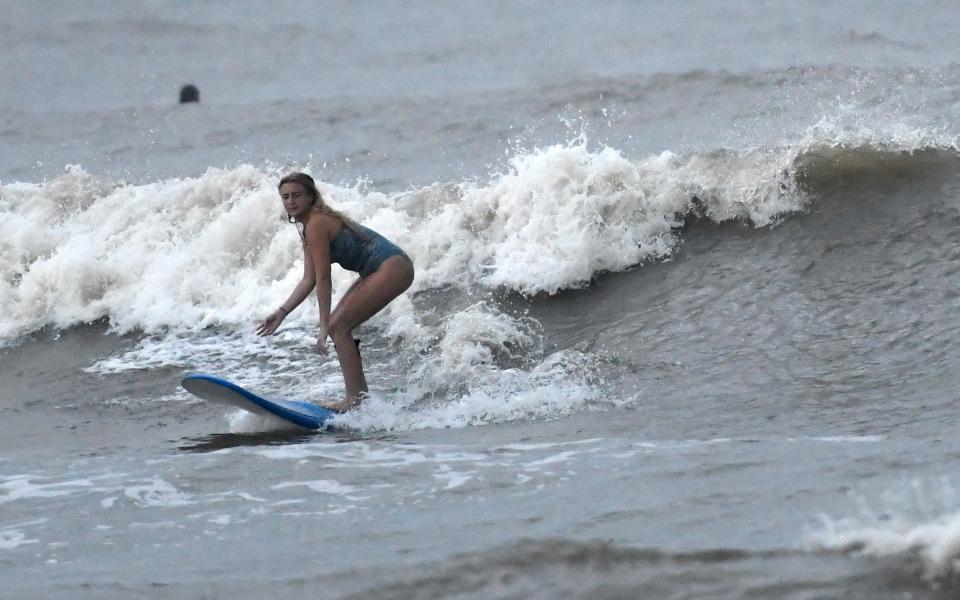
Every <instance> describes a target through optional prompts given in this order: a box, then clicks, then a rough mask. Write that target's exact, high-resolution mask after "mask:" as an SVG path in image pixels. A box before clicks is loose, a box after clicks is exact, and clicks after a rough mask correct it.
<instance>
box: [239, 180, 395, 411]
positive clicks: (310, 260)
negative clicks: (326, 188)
mask: <svg viewBox="0 0 960 600" xmlns="http://www.w3.org/2000/svg"><path fill="white" fill-rule="evenodd" d="M277 189H278V190H279V192H280V199H281V200H282V201H283V207H284V209H285V210H286V212H287V217H288V219H289V221H290V222H291V223H297V225H298V229H299V230H300V236H301V238H302V239H303V277H302V278H301V279H300V283H298V284H297V286H296V287H295V288H294V290H293V292H291V293H290V296H289V297H288V298H287V299H286V301H284V302H283V303H282V304H281V305H280V306H279V307H278V308H277V309H276V310H275V311H274V312H273V313H271V314H270V316H268V317H267V318H266V319H264V320H263V322H261V323H260V324H259V325H258V327H257V334H258V335H272V334H273V333H274V332H275V331H276V330H277V328H278V327H279V326H280V323H282V322H283V320H284V319H285V318H286V317H287V315H289V314H290V312H291V311H292V310H294V309H295V308H296V307H297V306H299V305H300V303H301V302H303V301H304V300H305V299H306V298H307V296H309V295H310V292H311V291H312V290H313V289H314V288H316V291H317V302H318V304H319V307H320V329H319V332H318V333H317V350H318V351H319V352H320V353H321V354H324V355H326V354H327V345H326V341H327V338H328V337H329V338H330V339H331V340H332V341H333V347H334V349H335V350H336V352H337V359H338V360H339V361H340V370H341V371H342V372H343V381H344V384H345V387H346V394H345V397H344V399H343V400H341V401H340V402H336V403H333V404H330V405H327V408H330V409H331V410H335V411H338V412H343V411H347V410H350V409H352V408H356V407H357V406H359V405H360V402H361V400H362V398H363V396H364V394H365V393H366V392H367V380H366V378H365V376H364V374H363V365H362V363H361V361H360V349H359V344H358V343H356V342H355V341H354V339H353V330H354V328H356V327H357V326H358V325H360V324H361V323H363V322H364V321H366V320H367V319H369V318H370V317H372V316H373V315H375V314H377V313H378V312H379V311H380V310H382V309H383V308H384V307H385V306H386V305H387V304H389V303H390V302H391V301H392V300H393V299H394V298H396V297H397V296H399V295H400V294H402V293H403V292H404V291H405V290H406V289H407V288H409V287H410V284H411V283H413V262H411V260H410V258H409V257H408V256H407V255H406V253H405V252H404V251H403V250H401V249H400V248H399V247H398V246H396V245H395V244H394V243H393V242H391V241H389V240H388V239H386V238H385V237H383V236H382V235H380V234H379V233H377V232H375V231H373V230H372V229H370V228H368V227H364V226H363V225H360V224H359V223H356V222H354V221H353V220H352V219H350V218H349V217H347V216H346V215H344V214H342V213H340V212H338V211H335V210H333V209H332V208H330V207H329V206H327V204H326V202H324V199H323V196H322V195H321V194H320V191H319V190H318V189H317V186H316V184H315V183H314V181H313V178H312V177H310V176H309V175H307V174H306V173H291V174H289V175H287V176H285V177H284V178H283V179H281V180H280V183H279V185H278V186H277ZM333 263H338V264H339V265H340V266H341V267H343V268H344V269H347V270H349V271H354V272H356V273H358V274H359V275H360V278H359V279H357V280H356V281H355V282H354V283H353V285H351V286H350V288H349V289H348V290H347V292H346V293H345V294H344V295H343V297H342V298H341V299H340V302H339V303H337V306H336V308H334V309H333V310H332V311H331V310H330V304H331V300H330V297H331V293H332V289H331V283H330V267H331V265H332V264H333Z"/></svg>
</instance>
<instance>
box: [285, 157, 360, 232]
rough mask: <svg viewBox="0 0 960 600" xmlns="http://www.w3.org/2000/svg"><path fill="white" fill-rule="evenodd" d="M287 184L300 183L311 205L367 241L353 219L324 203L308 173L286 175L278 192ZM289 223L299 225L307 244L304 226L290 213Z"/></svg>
mask: <svg viewBox="0 0 960 600" xmlns="http://www.w3.org/2000/svg"><path fill="white" fill-rule="evenodd" d="M285 183H298V184H300V185H301V186H303V189H304V190H305V191H306V192H307V195H309V196H310V204H311V205H312V206H316V207H317V208H319V209H320V212H322V213H323V214H325V215H330V216H331V217H336V218H337V219H340V222H341V223H343V224H344V226H346V227H347V228H348V229H349V230H350V231H352V232H353V233H354V234H356V235H357V237H359V238H360V239H361V240H365V239H367V236H365V235H364V234H363V232H362V231H360V227H359V226H358V225H357V223H356V222H355V221H354V220H353V219H351V218H350V217H348V216H347V215H345V214H343V213H342V212H340V211H339V210H334V209H332V208H330V207H329V206H327V203H326V202H324V201H323V195H321V194H320V190H318V189H317V184H316V183H314V181H313V177H310V176H309V175H307V174H306V173H299V172H298V173H290V174H289V175H285V176H284V177H283V178H282V179H281V180H280V183H278V184H277V191H279V190H280V188H281V187H283V184H285ZM287 221H289V222H290V223H295V224H296V225H297V231H298V232H299V233H300V238H301V239H302V240H303V242H304V243H306V242H307V238H306V237H305V236H304V234H303V225H301V224H300V223H297V221H296V219H294V218H293V217H291V216H290V214H289V213H287Z"/></svg>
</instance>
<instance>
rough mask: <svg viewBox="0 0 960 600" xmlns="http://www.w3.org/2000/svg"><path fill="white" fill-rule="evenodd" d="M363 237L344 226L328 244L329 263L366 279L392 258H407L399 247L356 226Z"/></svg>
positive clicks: (366, 228) (378, 235) (368, 230)
mask: <svg viewBox="0 0 960 600" xmlns="http://www.w3.org/2000/svg"><path fill="white" fill-rule="evenodd" d="M357 229H359V230H360V233H361V234H363V237H362V238H361V237H359V236H357V234H356V233H354V232H353V231H352V230H351V229H350V228H349V227H347V226H346V225H344V226H343V227H341V228H340V233H338V234H337V237H335V238H333V241H332V242H330V262H335V263H338V264H339V265H340V266H341V267H343V268H344V269H347V270H348V271H355V272H357V273H360V277H366V276H367V275H369V274H371V273H373V272H374V271H376V270H377V269H379V268H380V265H382V264H383V263H385V262H387V259H388V258H390V257H393V256H407V254H406V252H404V251H403V250H401V249H400V247H399V246H397V245H396V244H394V243H393V242H391V241H390V240H388V239H387V238H385V237H383V236H382V235H380V234H379V233H377V232H376V231H374V230H372V229H370V228H369V227H364V226H363V225H360V224H357Z"/></svg>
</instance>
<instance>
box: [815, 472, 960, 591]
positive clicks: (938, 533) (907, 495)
mask: <svg viewBox="0 0 960 600" xmlns="http://www.w3.org/2000/svg"><path fill="white" fill-rule="evenodd" d="M956 498H957V495H956V493H955V492H954V491H953V489H952V486H951V485H950V484H949V482H946V481H943V482H941V483H940V484H939V485H929V484H923V483H921V482H919V481H913V482H912V483H911V484H910V485H906V486H904V489H902V490H898V491H897V492H896V493H891V494H886V495H885V496H884V498H883V499H881V500H880V501H879V502H878V503H875V504H880V505H882V506H886V507H888V508H885V509H878V508H876V507H875V506H873V505H871V503H869V502H868V501H866V500H865V499H862V498H861V499H860V500H859V515H858V516H856V517H848V518H842V519H834V518H830V517H826V516H823V517H822V518H821V520H822V523H823V524H822V527H821V528H820V529H819V530H818V531H816V532H815V533H813V534H812V535H811V536H810V538H809V542H810V545H811V546H812V547H813V548H815V549H826V550H839V551H844V552H850V551H856V552H860V553H863V554H865V555H868V556H875V557H907V558H917V559H919V560H920V562H921V563H922V564H923V567H924V572H925V575H926V576H927V577H928V578H931V579H935V578H939V577H946V576H956V575H958V574H960V512H957V511H956Z"/></svg>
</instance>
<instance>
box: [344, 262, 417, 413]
mask: <svg viewBox="0 0 960 600" xmlns="http://www.w3.org/2000/svg"><path fill="white" fill-rule="evenodd" d="M411 283H413V263H411V262H410V259H408V258H406V257H405V256H394V257H391V258H389V259H387V261H386V262H385V263H383V265H381V266H380V268H379V269H377V270H376V271H375V272H374V273H372V274H370V275H369V276H367V277H366V278H364V279H361V280H359V281H357V282H356V283H355V284H354V285H353V286H352V287H351V288H350V289H349V290H348V291H347V293H346V294H344V296H343V298H342V299H341V300H340V302H339V304H337V307H336V309H334V311H333V313H331V315H330V329H329V335H330V339H332V340H333V346H334V348H336V350H337V359H338V360H339V361H340V370H341V371H343V382H344V384H345V387H346V398H345V399H344V400H343V401H342V402H338V403H336V404H332V405H330V407H331V408H334V409H336V410H348V409H350V408H354V407H356V406H357V405H359V404H360V394H361V393H363V392H366V391H367V380H366V377H365V376H364V373H363V365H362V364H361V362H360V351H359V350H358V349H357V346H356V344H355V343H354V342H353V330H354V328H355V327H357V325H360V324H361V323H363V322H364V321H366V320H367V319H369V318H370V317H372V316H373V315H375V314H377V313H378V312H380V311H381V310H383V308H384V307H385V306H386V305H387V304H389V303H390V301H391V300H393V299H394V298H396V297H397V296H399V295H400V294H402V293H403V292H404V291H405V290H406V289H407V288H408V287H410V284H411Z"/></svg>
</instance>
